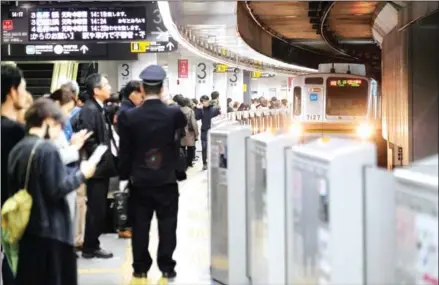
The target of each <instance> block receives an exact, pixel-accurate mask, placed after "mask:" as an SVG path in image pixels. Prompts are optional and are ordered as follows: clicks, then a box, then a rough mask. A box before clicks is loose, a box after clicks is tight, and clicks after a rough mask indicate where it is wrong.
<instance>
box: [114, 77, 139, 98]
mask: <svg viewBox="0 0 439 285" xmlns="http://www.w3.org/2000/svg"><path fill="white" fill-rule="evenodd" d="M133 92H142V82H141V81H140V80H131V81H130V82H128V83H127V84H126V85H125V86H124V87H123V88H122V89H120V91H119V95H120V100H122V99H128V97H130V95H131V93H133Z"/></svg>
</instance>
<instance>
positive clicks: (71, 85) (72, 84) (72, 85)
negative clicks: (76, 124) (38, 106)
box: [60, 80, 79, 141]
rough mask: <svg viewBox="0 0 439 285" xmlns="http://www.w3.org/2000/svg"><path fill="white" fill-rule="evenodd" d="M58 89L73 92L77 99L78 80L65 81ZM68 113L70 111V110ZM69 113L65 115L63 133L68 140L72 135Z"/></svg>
mask: <svg viewBox="0 0 439 285" xmlns="http://www.w3.org/2000/svg"><path fill="white" fill-rule="evenodd" d="M60 89H66V90H68V91H70V92H71V93H72V94H73V96H74V99H75V101H76V100H77V99H78V95H79V85H78V82H76V81H75V80H69V81H67V82H66V83H64V84H62V85H61V87H60ZM70 113H72V112H70ZM71 115H72V116H73V115H74V114H71ZM71 115H69V116H68V117H67V120H66V122H65V124H64V133H65V135H66V138H67V141H70V138H71V137H72V135H73V128H72V124H71V122H70V116H71Z"/></svg>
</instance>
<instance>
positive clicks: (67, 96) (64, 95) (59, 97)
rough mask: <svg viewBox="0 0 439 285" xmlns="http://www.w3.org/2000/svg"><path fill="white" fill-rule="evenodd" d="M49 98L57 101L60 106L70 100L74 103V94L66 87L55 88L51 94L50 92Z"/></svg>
mask: <svg viewBox="0 0 439 285" xmlns="http://www.w3.org/2000/svg"><path fill="white" fill-rule="evenodd" d="M49 98H50V99H52V100H53V101H55V102H56V101H58V102H59V105H60V106H63V105H65V104H68V103H70V102H72V101H74V102H75V103H76V100H75V94H73V92H72V91H70V90H69V89H66V88H60V89H57V90H55V91H54V92H53V93H52V94H50V97H49Z"/></svg>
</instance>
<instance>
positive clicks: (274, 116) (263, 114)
mask: <svg viewBox="0 0 439 285" xmlns="http://www.w3.org/2000/svg"><path fill="white" fill-rule="evenodd" d="M224 122H237V123H239V124H241V125H248V126H250V127H251V130H252V134H253V135H254V134H258V133H263V132H271V133H278V132H279V133H282V132H285V131H288V130H289V128H290V126H291V114H290V110H289V109H274V110H251V111H238V112H230V113H227V114H222V115H219V116H218V117H216V118H214V119H213V120H212V126H213V127H216V126H219V125H221V124H222V123H224Z"/></svg>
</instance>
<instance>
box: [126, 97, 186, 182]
mask: <svg viewBox="0 0 439 285" xmlns="http://www.w3.org/2000/svg"><path fill="white" fill-rule="evenodd" d="M123 114H124V115H123V116H121V117H120V118H119V119H118V120H119V136H120V150H119V161H120V165H119V174H120V179H121V180H128V179H129V180H130V182H131V183H132V185H133V186H135V187H148V186H161V185H165V184H169V183H175V182H176V176H175V171H176V164H177V161H178V159H179V152H178V150H179V146H180V140H179V137H178V130H180V129H182V128H184V127H185V126H186V124H187V120H186V116H185V115H184V114H183V112H181V110H180V108H175V107H171V106H168V105H166V104H164V103H163V102H162V101H161V100H159V99H154V100H147V101H145V103H143V105H142V106H140V107H138V108H135V109H132V110H130V111H129V112H124V113H123Z"/></svg>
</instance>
